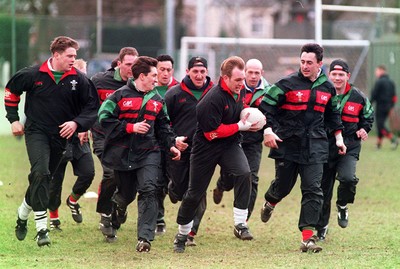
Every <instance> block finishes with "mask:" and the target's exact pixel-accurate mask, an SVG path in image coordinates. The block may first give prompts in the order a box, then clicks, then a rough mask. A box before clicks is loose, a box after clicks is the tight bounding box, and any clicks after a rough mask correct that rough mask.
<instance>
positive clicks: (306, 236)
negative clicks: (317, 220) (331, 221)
mask: <svg viewBox="0 0 400 269" xmlns="http://www.w3.org/2000/svg"><path fill="white" fill-rule="evenodd" d="M313 234H314V231H313V230H310V229H303V230H302V231H301V235H302V236H303V242H305V241H307V240H308V239H310V238H311V236H313Z"/></svg>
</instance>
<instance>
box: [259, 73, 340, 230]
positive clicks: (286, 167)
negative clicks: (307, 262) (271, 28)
mask: <svg viewBox="0 0 400 269" xmlns="http://www.w3.org/2000/svg"><path fill="white" fill-rule="evenodd" d="M260 109H261V110H262V111H263V112H265V115H266V117H267V127H271V128H272V131H273V132H275V133H276V134H277V135H278V136H279V137H280V138H281V139H282V140H283V141H282V142H277V144H278V147H279V148H277V149H273V148H271V149H270V153H269V157H270V158H272V159H275V180H273V181H272V182H271V185H270V187H269V189H268V190H267V192H266V193H265V195H264V197H265V199H266V200H267V201H269V202H271V203H278V202H280V201H281V200H282V199H283V198H284V197H286V196H287V195H288V194H289V193H290V192H291V190H292V188H293V187H294V185H295V182H296V178H297V176H298V174H300V175H301V191H302V193H303V195H302V201H301V211H300V218H299V223H298V227H299V229H300V230H303V229H304V228H306V229H309V227H316V226H317V224H318V220H319V216H320V214H321V210H322V202H323V195H322V189H321V179H322V173H323V163H326V162H327V161H328V151H329V146H328V137H327V133H326V128H329V129H331V130H334V131H337V130H342V129H343V125H342V123H341V120H340V111H339V106H338V101H337V97H336V90H335V87H334V86H333V84H332V83H331V82H330V81H328V78H327V77H326V75H325V74H324V73H322V72H321V73H320V74H319V76H318V77H317V79H316V80H315V81H313V82H312V81H311V80H309V79H308V78H306V77H304V76H303V74H302V73H301V72H300V71H299V72H296V73H293V74H291V75H289V76H287V77H284V78H283V79H281V80H279V81H278V82H277V83H275V84H274V85H272V86H271V88H269V89H268V91H267V94H266V95H265V97H264V99H263V102H262V103H261V104H260Z"/></svg>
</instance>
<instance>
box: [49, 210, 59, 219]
mask: <svg viewBox="0 0 400 269" xmlns="http://www.w3.org/2000/svg"><path fill="white" fill-rule="evenodd" d="M50 219H58V209H56V210H54V211H50Z"/></svg>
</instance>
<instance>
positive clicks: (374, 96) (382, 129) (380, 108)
mask: <svg viewBox="0 0 400 269" xmlns="http://www.w3.org/2000/svg"><path fill="white" fill-rule="evenodd" d="M396 102H397V95H396V86H395V84H394V82H393V81H392V80H391V79H390V78H389V75H387V74H384V75H382V76H381V77H380V78H378V79H377V80H376V82H375V85H374V87H373V89H372V93H371V103H372V104H374V103H376V107H375V108H376V111H375V119H376V128H377V131H378V138H380V139H381V138H383V137H384V136H386V135H388V134H389V133H390V130H389V129H388V128H387V127H386V125H385V122H386V120H387V118H388V116H389V113H390V110H391V109H392V108H393V107H394V105H395V104H396Z"/></svg>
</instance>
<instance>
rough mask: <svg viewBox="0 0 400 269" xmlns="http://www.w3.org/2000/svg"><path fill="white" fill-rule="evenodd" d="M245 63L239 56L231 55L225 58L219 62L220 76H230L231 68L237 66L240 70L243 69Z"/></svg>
mask: <svg viewBox="0 0 400 269" xmlns="http://www.w3.org/2000/svg"><path fill="white" fill-rule="evenodd" d="M244 66H245V63H244V61H243V59H242V58H240V57H239V56H231V57H229V58H227V59H225V60H224V61H223V62H222V64H221V76H224V75H227V76H228V77H231V76H232V70H233V69H234V68H235V67H237V68H239V69H240V70H244Z"/></svg>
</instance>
